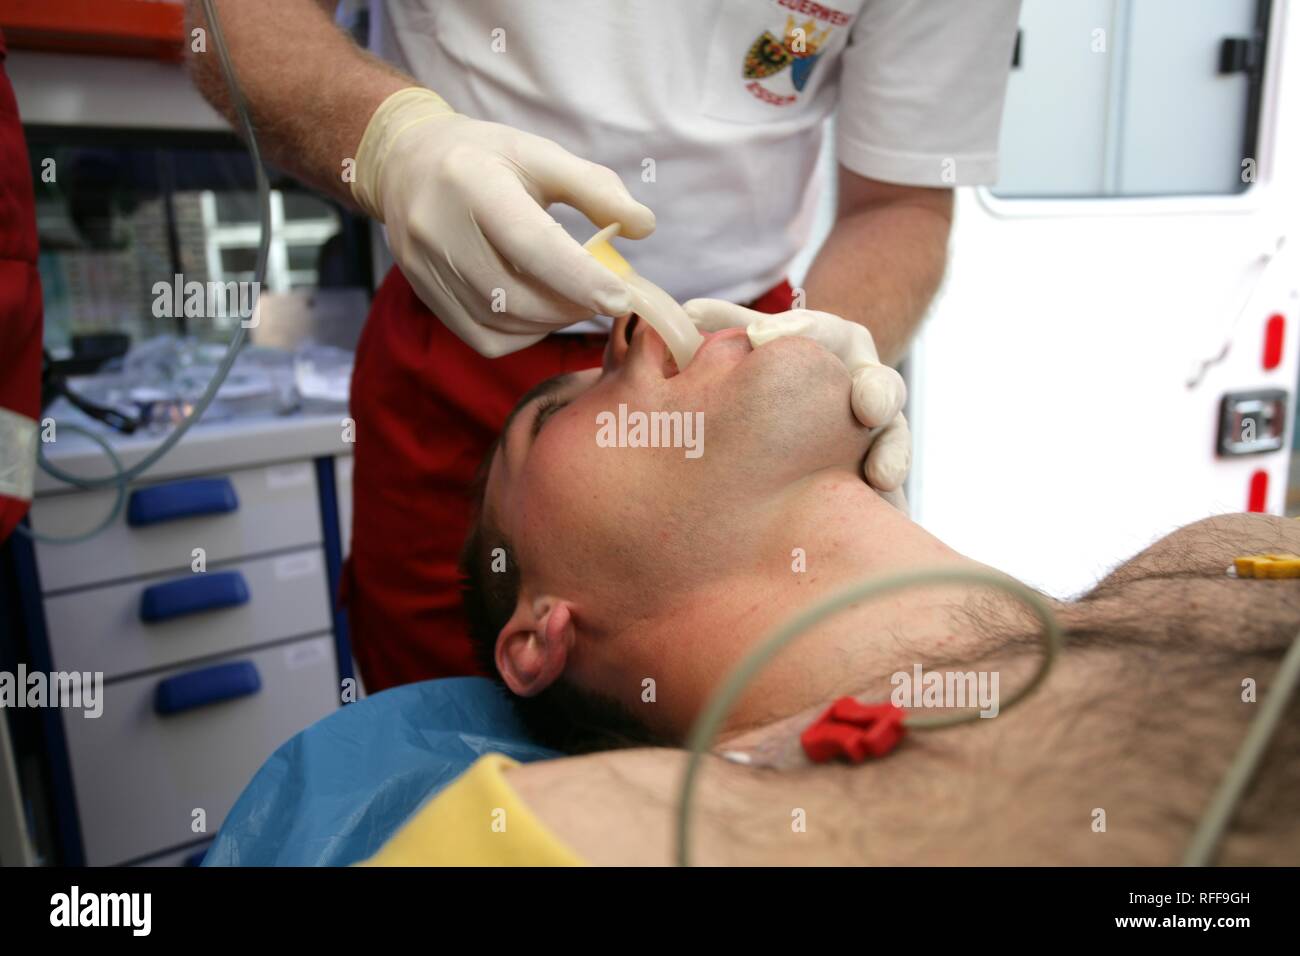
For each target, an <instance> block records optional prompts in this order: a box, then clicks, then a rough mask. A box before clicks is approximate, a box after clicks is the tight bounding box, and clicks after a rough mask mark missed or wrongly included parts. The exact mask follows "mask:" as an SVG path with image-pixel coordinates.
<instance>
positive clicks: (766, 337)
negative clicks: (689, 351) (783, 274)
mask: <svg viewBox="0 0 1300 956" xmlns="http://www.w3.org/2000/svg"><path fill="white" fill-rule="evenodd" d="M683 308H684V309H685V310H686V314H687V315H689V316H690V317H691V321H692V322H694V323H695V325H696V327H697V328H698V329H699V330H700V331H702V332H717V331H719V330H721V329H729V328H743V329H745V330H746V331H747V332H748V333H749V342H750V344H751V345H753V346H754V348H761V347H762V346H763V345H765V344H766V343H768V342H771V341H772V340H773V339H779V338H781V337H782V336H786V335H801V336H803V337H804V338H809V339H812V340H813V341H815V342H818V343H820V344H821V345H822V346H824V347H825V348H826V349H828V350H829V351H830V352H831V353H832V354H834V355H835V356H836V357H837V358H838V359H839V360H840V361H841V362H843V363H844V366H845V368H847V369H848V370H849V376H850V377H851V379H852V381H853V390H852V394H851V398H850V404H851V406H852V407H853V414H854V415H855V416H856V417H857V419H858V421H860V422H862V424H864V425H866V426H867V427H868V428H879V429H880V431H879V433H878V434H877V435H876V437H875V440H874V441H873V442H872V444H871V448H870V449H869V450H868V452H867V461H866V464H865V466H864V467H863V473H864V474H865V476H866V479H867V483H868V484H870V485H871V486H872V487H873V488H875V489H876V490H878V491H885V492H889V491H895V490H897V489H898V488H900V487H901V486H902V484H903V481H904V479H906V478H907V472H908V470H909V469H910V468H911V467H912V432H911V430H910V429H909V428H908V427H907V419H906V418H905V417H904V416H903V412H902V409H903V404H904V403H905V402H906V401H907V385H906V384H904V382H903V377H902V376H901V375H899V374H898V373H897V372H896V371H894V370H893V369H892V368H890V367H889V366H888V365H882V364H880V354H879V353H878V352H877V351H876V343H875V341H874V340H873V339H872V338H871V333H870V332H869V331H867V329H866V328H865V327H864V326H861V325H858V324H857V323H856V322H850V321H848V320H847V319H842V318H840V317H839V316H838V315H832V314H831V313H829V312H813V311H811V310H809V309H794V310H792V311H790V312H781V313H778V314H776V315H769V314H767V313H765V312H755V311H754V310H753V309H747V308H745V307H744V306H742V305H736V304H735V303H732V302H724V301H722V300H721V299H692V300H691V301H689V302H687V303H686V304H685V305H684V306H683Z"/></svg>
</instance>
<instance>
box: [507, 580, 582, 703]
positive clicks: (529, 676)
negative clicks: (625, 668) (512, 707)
mask: <svg viewBox="0 0 1300 956" xmlns="http://www.w3.org/2000/svg"><path fill="white" fill-rule="evenodd" d="M575 638H576V633H575V630H574V625H573V612H572V605H571V604H569V602H568V601H563V600H559V599H557V598H549V597H544V598H537V599H536V600H534V601H531V602H530V601H527V600H526V599H524V600H520V602H519V605H518V606H517V607H516V608H515V613H514V614H513V615H511V617H510V620H509V621H507V622H506V625H505V627H503V628H501V633H500V634H499V635H498V636H497V649H496V663H497V670H498V671H500V673H501V678H502V679H503V680H504V681H505V682H506V686H507V687H509V688H510V690H511V691H513V692H514V693H516V694H518V695H519V696H520V697H533V696H535V695H537V694H540V693H541V692H542V691H544V690H546V688H548V687H550V686H551V684H553V683H555V681H556V680H558V679H559V677H560V675H561V674H563V673H564V667H565V664H566V663H568V659H569V651H570V650H571V649H572V648H573V644H574V640H575Z"/></svg>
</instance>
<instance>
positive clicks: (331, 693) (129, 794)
mask: <svg viewBox="0 0 1300 956" xmlns="http://www.w3.org/2000/svg"><path fill="white" fill-rule="evenodd" d="M244 464H246V465H248V464H255V466H254V467H243V468H238V469H235V470H233V471H229V472H224V473H209V474H189V475H184V476H171V477H169V478H168V479H166V480H161V481H159V480H152V481H146V482H142V483H141V484H139V485H137V486H133V487H132V488H131V489H129V491H128V500H127V502H126V505H125V507H124V508H123V511H122V514H121V515H120V516H119V517H118V518H117V519H116V520H115V521H114V522H113V524H112V525H110V527H109V528H107V529H106V530H105V531H104V532H102V533H101V534H99V535H97V536H95V537H94V538H91V539H90V540H89V541H87V542H84V543H81V544H77V545H74V546H60V545H50V544H44V543H37V544H35V545H34V546H33V545H31V544H28V543H27V542H26V541H25V540H23V541H17V540H16V541H15V544H14V553H15V557H16V562H15V563H16V565H17V567H18V574H19V579H20V583H21V584H22V590H23V602H24V606H23V609H22V610H23V615H22V616H23V618H24V621H25V623H26V626H27V630H28V632H29V637H30V638H32V639H31V640H30V642H29V643H30V645H31V656H32V666H33V667H34V668H36V669H39V670H42V671H46V672H52V671H59V672H69V671H76V672H82V673H85V672H90V673H102V674H103V680H104V686H103V699H102V705H103V707H102V714H101V715H100V716H99V717H87V716H85V715H84V713H83V711H82V710H79V709H70V708H64V709H51V710H49V711H47V712H46V713H45V714H44V715H43V717H44V733H45V737H46V743H47V746H48V748H49V757H50V765H51V776H52V778H53V781H54V788H55V793H54V804H55V807H54V810H55V816H56V823H57V830H58V839H59V844H60V850H61V853H60V856H61V857H62V862H64V863H70V864H79V863H86V864H90V865H113V864H121V863H145V864H151V865H157V864H162V865H175V864H177V863H181V862H184V861H185V860H187V859H189V858H190V857H192V856H193V855H194V853H195V852H196V851H197V850H199V849H201V848H202V846H203V845H205V844H206V842H207V841H210V840H211V838H212V836H214V835H215V832H216V830H217V828H218V827H220V825H221V822H222V820H223V819H224V817H225V814H226V813H227V811H228V810H229V809H230V806H231V805H232V804H233V802H234V800H235V798H236V797H237V796H238V794H239V792H240V791H241V790H242V789H243V787H244V786H245V785H246V784H247V782H248V781H249V779H250V778H251V777H252V774H253V773H254V771H256V769H257V767H258V766H259V765H260V764H261V763H262V762H263V761H264V760H265V759H266V758H267V757H268V756H269V755H270V754H271V753H272V751H274V749H275V748H276V747H278V746H279V745H280V744H281V743H283V742H284V741H286V740H288V739H289V738H290V737H291V736H293V734H295V733H296V732H298V731H299V730H301V729H303V728H304V727H306V726H307V725H309V724H310V723H312V722H313V721H315V720H317V719H319V718H321V717H323V716H325V715H326V714H327V713H329V712H330V711H331V710H332V709H334V708H335V707H337V706H339V702H340V701H339V697H340V695H339V688H340V681H341V680H342V679H345V678H350V677H351V676H352V671H351V653H350V649H349V648H348V645H347V635H346V627H345V625H344V623H343V618H342V615H341V614H340V613H339V611H338V609H337V608H335V607H334V602H333V600H332V596H333V595H334V594H335V593H337V588H338V577H339V574H340V566H341V557H342V556H341V543H340V521H339V504H340V502H339V495H338V493H337V491H336V475H337V473H338V466H337V464H336V462H335V460H334V458H333V457H326V458H318V459H314V460H310V459H309V460H300V461H292V462H276V463H266V464H259V463H250V462H244ZM113 497H114V496H113V493H112V492H104V491H71V492H54V493H48V494H43V495H40V496H38V498H37V500H36V501H35V502H34V503H33V506H32V512H31V519H30V520H31V524H32V527H33V528H34V529H35V530H36V531H38V532H44V533H47V534H57V535H66V534H70V533H75V532H77V531H80V530H83V529H85V528H87V527H90V526H92V525H93V524H94V523H95V522H96V521H98V520H100V519H101V518H102V516H103V515H104V513H105V512H106V511H108V510H109V509H111V507H112V504H113ZM195 549H202V551H201V554H202V559H203V561H204V565H203V570H196V568H195V566H194V565H195V564H196V561H195V554H196V551H195ZM197 810H202V811H203V813H204V814H205V815H206V819H205V823H206V829H204V830H196V829H194V826H193V820H194V815H195V811H197Z"/></svg>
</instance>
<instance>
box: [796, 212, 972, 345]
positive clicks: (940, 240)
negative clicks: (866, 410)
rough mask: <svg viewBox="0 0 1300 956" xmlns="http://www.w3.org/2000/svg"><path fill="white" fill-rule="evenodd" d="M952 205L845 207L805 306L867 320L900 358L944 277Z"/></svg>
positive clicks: (813, 273)
mask: <svg viewBox="0 0 1300 956" xmlns="http://www.w3.org/2000/svg"><path fill="white" fill-rule="evenodd" d="M950 209H951V207H948V212H947V215H945V209H944V206H943V204H942V203H935V202H933V201H928V202H923V203H913V202H909V201H907V200H902V199H900V200H896V201H889V202H883V203H878V204H871V205H869V206H867V207H866V208H861V209H858V210H856V211H852V212H849V213H847V214H844V213H843V212H842V213H841V215H840V218H839V220H838V221H837V222H836V224H835V227H834V228H833V229H832V230H831V234H830V236H829V237H827V240H826V244H825V245H824V246H822V249H821V251H820V252H819V253H818V255H817V258H816V259H815V260H814V261H813V264H812V268H811V269H809V271H808V277H807V279H806V280H805V282H804V287H805V290H806V301H805V303H804V306H805V308H809V309H818V310H821V311H823V312H831V313H834V314H835V315H839V316H842V317H844V318H846V319H849V320H850V321H853V322H859V323H861V324H862V325H865V326H866V327H867V328H868V329H869V330H870V332H871V334H872V336H873V337H874V338H875V340H876V347H877V348H878V349H879V350H880V358H881V360H882V361H883V362H885V363H886V364H890V365H892V364H895V363H897V362H898V361H899V359H901V358H902V357H903V355H904V354H905V353H906V351H907V347H908V344H909V342H910V341H911V339H912V336H913V334H914V333H915V332H916V330H917V328H918V326H919V325H920V322H921V318H922V317H923V316H924V315H925V312H926V310H927V309H928V308H929V306H930V301H931V299H933V297H934V294H935V292H936V290H937V289H938V288H939V283H940V282H941V281H942V279H943V273H944V267H945V265H946V263H947V253H948V232H949V226H950V224H951V211H950Z"/></svg>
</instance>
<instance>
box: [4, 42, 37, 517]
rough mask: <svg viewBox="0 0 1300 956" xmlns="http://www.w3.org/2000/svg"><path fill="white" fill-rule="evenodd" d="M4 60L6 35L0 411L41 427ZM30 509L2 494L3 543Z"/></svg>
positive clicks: (30, 272) (20, 180)
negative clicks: (15, 415) (11, 413)
mask: <svg viewBox="0 0 1300 956" xmlns="http://www.w3.org/2000/svg"><path fill="white" fill-rule="evenodd" d="M4 59H5V40H4V34H3V33H0V169H3V170H4V173H3V174H0V408H2V409H5V410H7V411H9V412H16V413H17V414H18V415H21V416H23V417H24V418H29V419H31V420H32V421H33V422H35V421H36V420H37V419H39V418H40V414H41V335H42V332H41V324H42V323H41V317H42V310H41V280H40V275H39V273H37V271H36V247H37V242H36V199H35V195H34V194H33V192H32V177H31V172H30V166H29V165H28V159H27V143H26V140H25V139H24V138H23V127H22V123H21V121H20V120H19V118H18V103H17V102H16V101H15V99H14V91H13V87H12V86H10V84H9V77H8V76H7V75H6V74H5V72H4V67H3V64H4ZM5 464H6V465H7V466H8V465H9V464H10V463H8V462H6V463H5ZM30 504H31V502H30V501H28V500H25V499H21V498H17V497H11V496H10V495H6V494H4V493H3V492H0V541H4V539H5V538H7V537H9V533H10V532H11V531H13V529H14V525H16V524H18V522H19V521H20V520H22V517H23V515H25V514H26V513H27V508H28V506H30Z"/></svg>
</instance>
